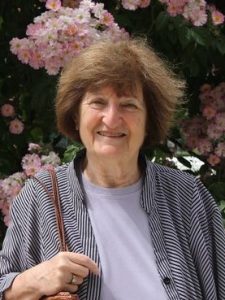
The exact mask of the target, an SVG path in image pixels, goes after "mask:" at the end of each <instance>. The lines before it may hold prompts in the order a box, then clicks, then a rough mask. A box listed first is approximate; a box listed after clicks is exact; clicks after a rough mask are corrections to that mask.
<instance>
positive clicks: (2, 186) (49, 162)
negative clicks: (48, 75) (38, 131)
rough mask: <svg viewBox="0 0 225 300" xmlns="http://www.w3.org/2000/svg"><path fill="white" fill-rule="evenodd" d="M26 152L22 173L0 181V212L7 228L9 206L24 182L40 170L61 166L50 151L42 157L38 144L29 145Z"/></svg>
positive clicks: (58, 159) (54, 154)
mask: <svg viewBox="0 0 225 300" xmlns="http://www.w3.org/2000/svg"><path fill="white" fill-rule="evenodd" d="M28 151H29V152H30V153H28V154H26V155H25V156H24V157H23V158H22V169H23V172H17V173H14V174H12V175H11V176H9V177H7V178H5V179H2V180H0V210H1V212H2V214H3V216H4V222H5V224H6V225H7V226H8V224H9V221H10V216H9V209H10V206H11V204H12V202H13V199H14V198H15V197H16V196H17V195H18V193H19V192H20V190H21V189H22V187H23V186H24V183H25V180H26V179H27V178H28V177H29V176H34V175H35V173H36V172H38V171H40V170H49V169H53V168H54V167H57V166H59V165H60V164H61V161H60V158H59V156H58V155H57V154H56V153H55V152H53V151H50V152H49V153H48V155H44V154H43V153H42V147H41V146H40V145H39V144H34V143H30V144H29V147H28ZM37 153H39V154H37Z"/></svg>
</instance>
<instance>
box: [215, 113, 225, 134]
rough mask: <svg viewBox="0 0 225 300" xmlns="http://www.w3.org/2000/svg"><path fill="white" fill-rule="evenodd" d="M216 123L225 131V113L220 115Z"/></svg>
mask: <svg viewBox="0 0 225 300" xmlns="http://www.w3.org/2000/svg"><path fill="white" fill-rule="evenodd" d="M215 121H216V125H217V126H218V128H219V129H221V130H224V131H225V112H221V113H218V114H217V115H216V117H215Z"/></svg>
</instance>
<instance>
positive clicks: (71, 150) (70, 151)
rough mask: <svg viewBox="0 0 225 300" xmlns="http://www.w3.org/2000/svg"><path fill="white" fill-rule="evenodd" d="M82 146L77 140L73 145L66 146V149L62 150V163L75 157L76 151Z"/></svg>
mask: <svg viewBox="0 0 225 300" xmlns="http://www.w3.org/2000/svg"><path fill="white" fill-rule="evenodd" d="M83 148H84V147H83V145H81V144H80V143H78V142H75V143H74V144H73V145H69V146H68V147H67V148H66V151H65V152H64V155H63V159H62V161H63V163H67V162H70V161H71V160H72V159H73V158H74V157H76V155H77V153H78V152H79V151H80V150H81V149H83Z"/></svg>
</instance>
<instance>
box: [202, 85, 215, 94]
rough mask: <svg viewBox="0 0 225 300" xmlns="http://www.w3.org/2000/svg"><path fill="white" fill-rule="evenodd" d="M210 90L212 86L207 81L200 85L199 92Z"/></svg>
mask: <svg viewBox="0 0 225 300" xmlns="http://www.w3.org/2000/svg"><path fill="white" fill-rule="evenodd" d="M211 90H212V86H211V85H210V84H208V83H205V84H203V85H202V86H201V87H200V92H201V93H205V92H210V91H211Z"/></svg>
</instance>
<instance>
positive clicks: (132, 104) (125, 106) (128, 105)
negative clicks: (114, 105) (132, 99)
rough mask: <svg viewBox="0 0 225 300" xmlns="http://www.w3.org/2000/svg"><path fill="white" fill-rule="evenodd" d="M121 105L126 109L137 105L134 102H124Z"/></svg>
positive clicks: (134, 107)
mask: <svg viewBox="0 0 225 300" xmlns="http://www.w3.org/2000/svg"><path fill="white" fill-rule="evenodd" d="M122 106H123V107H124V108H128V109H137V105H136V104H134V103H124V104H123V105H122Z"/></svg>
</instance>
